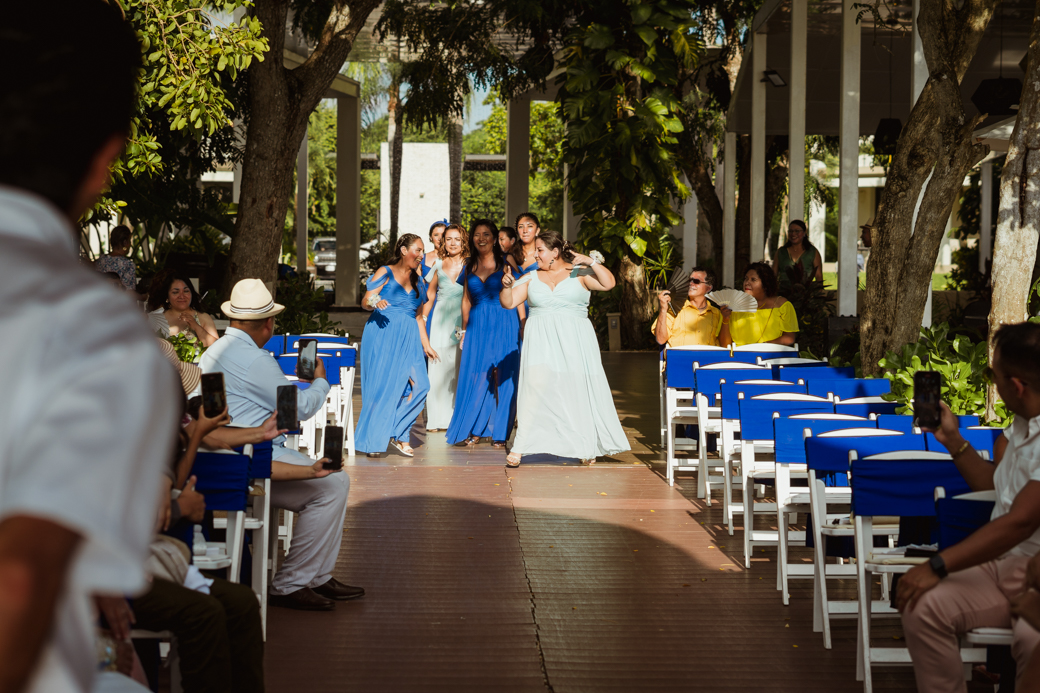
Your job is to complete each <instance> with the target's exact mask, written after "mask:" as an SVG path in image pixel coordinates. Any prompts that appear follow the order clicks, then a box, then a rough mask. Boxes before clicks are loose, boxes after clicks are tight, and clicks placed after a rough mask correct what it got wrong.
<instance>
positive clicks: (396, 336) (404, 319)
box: [356, 267, 430, 453]
mask: <svg viewBox="0 0 1040 693" xmlns="http://www.w3.org/2000/svg"><path fill="white" fill-rule="evenodd" d="M379 286H382V289H381V291H380V292H379V296H380V298H383V299H385V300H386V301H387V302H388V303H389V304H390V305H389V306H387V307H386V308H385V309H383V310H380V309H378V308H377V309H375V310H374V311H372V315H371V316H370V317H369V318H368V322H367V323H365V331H364V332H363V333H362V338H361V414H360V416H358V423H357V429H356V436H357V444H356V445H357V449H358V450H363V451H364V452H377V453H378V452H386V448H387V445H389V443H390V439H391V438H393V439H396V440H403V441H405V442H407V441H408V438H409V431H411V429H412V425H413V424H414V423H415V419H416V418H417V417H418V416H419V412H421V411H422V410H423V407H424V406H425V404H426V394H427V393H428V392H429V391H430V379H429V377H428V376H427V373H426V354H425V353H423V348H422V338H421V337H420V336H419V325H418V323H417V322H416V320H415V314H416V311H417V310H418V309H419V306H421V305H422V304H423V303H424V302H425V301H426V282H424V281H420V282H419V288H418V290H411V291H406V290H405V288H404V287H402V286H401V285H400V284H398V283H397V279H396V278H395V277H394V273H393V271H392V270H391V269H390V268H389V267H387V268H386V275H385V276H383V277H380V278H379V279H376V280H373V279H371V278H370V279H369V280H368V288H369V289H370V290H371V289H374V288H376V287H379Z"/></svg>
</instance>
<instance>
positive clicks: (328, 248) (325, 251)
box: [311, 236, 336, 277]
mask: <svg viewBox="0 0 1040 693" xmlns="http://www.w3.org/2000/svg"><path fill="white" fill-rule="evenodd" d="M311 250H312V251H313V253H314V268H315V271H316V272H317V274H318V276H319V277H335V276H336V239H335V238H334V237H331V236H322V237H319V238H315V239H314V245H313V246H312V247H311Z"/></svg>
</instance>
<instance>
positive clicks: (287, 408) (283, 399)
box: [275, 385, 300, 431]
mask: <svg viewBox="0 0 1040 693" xmlns="http://www.w3.org/2000/svg"><path fill="white" fill-rule="evenodd" d="M297 390H298V388H297V387H296V386H295V385H282V386H280V387H279V388H278V416H277V419H276V422H275V425H276V426H278V428H279V430H285V429H288V430H290V431H295V430H296V429H298V428H299V427H300V421H299V418H298V417H297V414H296V393H297Z"/></svg>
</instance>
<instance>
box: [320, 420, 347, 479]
mask: <svg viewBox="0 0 1040 693" xmlns="http://www.w3.org/2000/svg"><path fill="white" fill-rule="evenodd" d="M322 457H327V458H328V459H329V461H328V462H326V463H325V465H324V467H325V469H339V468H340V467H342V466H343V427H342V426H326V427H325V454H324V455H322Z"/></svg>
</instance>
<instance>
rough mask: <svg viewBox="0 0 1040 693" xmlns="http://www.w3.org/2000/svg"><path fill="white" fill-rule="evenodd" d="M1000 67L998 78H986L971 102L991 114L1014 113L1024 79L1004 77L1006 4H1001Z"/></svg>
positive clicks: (980, 110)
mask: <svg viewBox="0 0 1040 693" xmlns="http://www.w3.org/2000/svg"><path fill="white" fill-rule="evenodd" d="M998 21H999V22H1000V63H999V64H1000V68H999V72H998V75H999V76H998V77H997V78H996V79H984V80H982V82H981V83H980V84H979V88H978V89H976V90H975V93H974V94H972V95H971V102H972V103H973V104H975V108H977V109H979V113H988V114H989V115H991V116H1009V115H1014V113H1015V107H1016V106H1018V102H1019V100H1020V99H1021V98H1022V80H1020V79H1015V78H1013V77H1007V78H1005V77H1004V4H1003V3H1001V5H1000V19H999V20H998Z"/></svg>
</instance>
